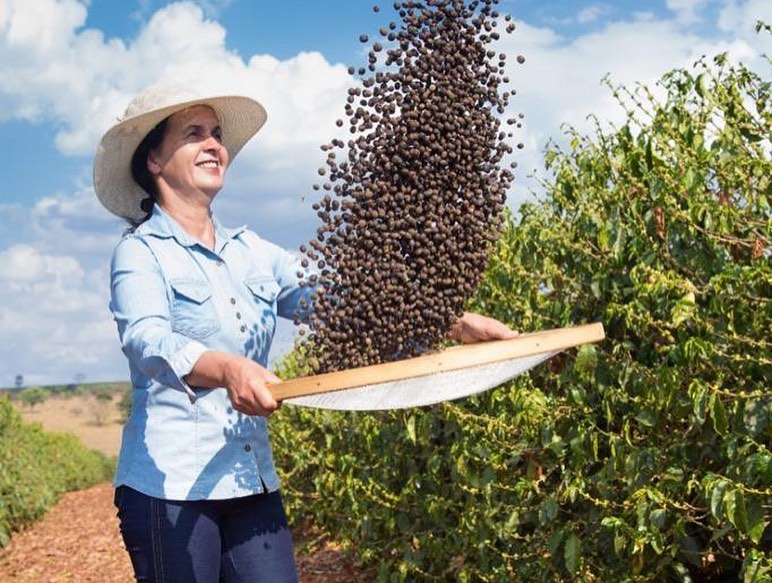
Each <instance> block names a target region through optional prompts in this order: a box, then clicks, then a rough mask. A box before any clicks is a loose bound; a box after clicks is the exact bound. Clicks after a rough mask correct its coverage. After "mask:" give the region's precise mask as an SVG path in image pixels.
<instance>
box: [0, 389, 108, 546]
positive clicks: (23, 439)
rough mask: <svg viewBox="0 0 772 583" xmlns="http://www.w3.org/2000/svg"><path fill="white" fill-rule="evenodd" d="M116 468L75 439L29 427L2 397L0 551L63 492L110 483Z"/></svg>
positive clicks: (0, 399) (37, 427)
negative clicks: (17, 532) (105, 482)
mask: <svg viewBox="0 0 772 583" xmlns="http://www.w3.org/2000/svg"><path fill="white" fill-rule="evenodd" d="M114 465H115V463H114V461H113V460H110V459H108V458H107V457H106V456H105V455H103V454H101V453H98V452H96V451H93V450H91V449H88V448H87V447H86V446H84V445H83V444H82V443H81V442H80V441H79V440H78V438H77V437H75V436H74V435H69V434H60V433H47V432H45V431H43V429H42V427H41V426H40V425H38V424H36V423H25V422H24V421H23V420H22V418H21V415H19V413H18V411H16V409H15V408H14V407H13V405H12V404H11V402H10V400H9V399H8V397H0V547H2V546H5V545H6V544H7V543H8V541H9V540H10V537H11V534H12V533H13V532H15V531H18V530H20V529H21V528H23V527H24V526H26V525H28V524H30V523H32V522H34V521H35V520H37V519H38V518H40V517H42V516H43V515H44V514H45V512H46V511H47V510H48V509H49V508H51V506H53V505H54V504H55V503H56V501H57V500H58V498H59V496H60V495H61V494H62V493H64V492H69V491H72V490H79V489H82V488H87V487H89V486H92V485H94V484H98V483H100V482H104V481H105V480H108V479H110V478H111V477H112V473H113V471H114Z"/></svg>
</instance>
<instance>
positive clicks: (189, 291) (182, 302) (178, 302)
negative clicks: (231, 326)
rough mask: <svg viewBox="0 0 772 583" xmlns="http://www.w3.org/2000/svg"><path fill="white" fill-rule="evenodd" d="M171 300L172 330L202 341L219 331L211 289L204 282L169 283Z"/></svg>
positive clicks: (187, 280)
mask: <svg viewBox="0 0 772 583" xmlns="http://www.w3.org/2000/svg"><path fill="white" fill-rule="evenodd" d="M170 285H171V287H172V292H173V296H174V297H173V298H172V330H174V331H175V332H179V333H180V334H184V335H185V336H190V337H191V338H196V339H203V338H206V337H208V336H211V335H212V334H214V333H215V332H217V331H218V330H219V329H220V323H219V322H218V320H217V310H216V309H215V306H214V299H212V289H211V287H210V286H209V284H208V283H206V281H203V280H198V279H196V280H192V279H177V280H173V281H171V282H170Z"/></svg>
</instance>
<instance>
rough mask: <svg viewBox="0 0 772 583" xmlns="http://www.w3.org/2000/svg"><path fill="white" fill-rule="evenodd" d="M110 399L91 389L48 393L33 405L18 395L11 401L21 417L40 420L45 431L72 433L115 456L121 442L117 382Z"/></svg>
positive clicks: (90, 444)
mask: <svg viewBox="0 0 772 583" xmlns="http://www.w3.org/2000/svg"><path fill="white" fill-rule="evenodd" d="M118 387H119V388H118V390H115V391H114V394H113V396H112V398H111V399H110V400H107V399H99V398H97V395H96V393H95V392H93V391H89V390H85V391H77V392H75V394H66V393H60V394H51V395H49V396H47V397H46V399H45V401H43V402H42V403H38V404H36V405H34V406H29V405H27V404H25V403H23V402H22V401H21V400H20V399H13V400H12V401H11V402H12V403H13V404H14V406H15V407H16V409H17V410H18V411H19V412H20V413H21V415H22V417H23V418H24V420H25V421H29V422H35V423H40V424H41V425H42V426H43V428H44V429H45V430H46V431H55V432H62V433H74V434H75V435H77V436H78V437H79V438H80V439H81V441H83V443H84V444H86V445H87V446H88V447H90V448H93V449H96V450H98V451H101V452H103V453H104V454H106V455H108V456H117V455H118V450H119V449H120V445H121V429H122V427H123V424H122V421H121V415H120V410H119V409H118V403H119V401H120V399H121V396H122V391H121V390H120V385H119V386H118Z"/></svg>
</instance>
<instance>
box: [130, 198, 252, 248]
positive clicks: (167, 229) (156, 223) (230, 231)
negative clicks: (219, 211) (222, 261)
mask: <svg viewBox="0 0 772 583" xmlns="http://www.w3.org/2000/svg"><path fill="white" fill-rule="evenodd" d="M212 223H213V224H214V230H215V232H216V233H217V241H218V242H220V241H222V244H221V245H220V249H219V250H222V247H224V246H225V244H226V243H227V242H228V241H229V240H230V239H235V238H236V237H238V236H239V235H240V234H241V233H242V232H244V230H245V229H246V228H247V227H246V225H242V226H240V227H235V228H227V227H223V226H222V225H221V224H220V222H219V221H218V220H217V218H215V217H214V216H213V217H212ZM136 232H137V233H138V234H141V235H152V236H154V237H159V238H161V239H168V238H174V239H176V240H177V242H178V243H179V244H180V245H183V246H185V247H192V246H193V245H200V243H199V241H198V240H197V239H196V238H195V237H192V236H190V235H189V234H188V233H187V232H186V231H185V229H183V228H182V227H181V226H180V224H179V223H178V222H177V221H175V220H174V218H172V217H171V216H170V215H169V214H168V213H167V212H166V211H164V210H163V209H162V208H161V207H160V206H159V205H158V204H155V205H153V213H152V214H151V215H150V218H149V219H148V220H146V221H145V222H144V223H142V224H141V225H140V226H139V227H137V230H136ZM219 250H218V251H219Z"/></svg>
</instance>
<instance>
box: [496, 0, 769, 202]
mask: <svg viewBox="0 0 772 583" xmlns="http://www.w3.org/2000/svg"><path fill="white" fill-rule="evenodd" d="M752 3H753V0H752V2H749V3H747V4H745V5H744V9H743V10H739V9H737V10H729V9H727V14H726V15H725V16H724V19H725V20H726V21H729V20H730V19H743V18H744V19H745V20H746V21H747V20H748V18H749V17H748V14H749V13H753V7H752V6H750V5H751V4H752ZM682 7H683V9H684V10H685V9H686V7H687V6H686V4H685V3H684V4H683V6H682ZM736 32H737V35H736V36H735V37H734V38H733V37H732V36H727V37H725V38H724V39H719V40H715V39H708V38H706V37H704V36H699V35H698V34H697V33H696V32H692V31H687V30H686V29H685V28H684V27H683V26H682V23H680V22H679V21H676V20H663V19H657V18H654V17H653V15H650V14H648V15H637V16H636V17H635V18H634V19H632V20H630V21H620V22H611V23H608V24H606V25H605V26H604V27H603V28H602V29H600V30H597V31H595V32H592V33H589V34H586V35H583V36H579V37H577V38H573V39H570V38H565V37H561V36H559V35H557V34H556V33H555V32H553V31H552V30H551V29H548V28H538V27H533V26H530V25H528V24H527V23H518V26H517V30H516V31H515V32H514V34H512V35H504V38H503V40H502V41H501V42H502V45H501V46H502V47H504V51H505V52H507V53H508V54H509V55H510V59H509V62H508V63H509V64H508V68H509V70H508V72H509V76H510V78H511V79H512V81H513V83H514V87H515V88H516V89H517V92H518V94H517V95H516V96H515V97H514V98H513V100H512V105H511V108H512V111H513V112H520V111H522V112H524V113H525V120H524V127H523V130H522V133H521V134H520V136H519V138H520V140H521V141H523V142H524V143H525V145H526V148H525V149H524V150H521V151H517V153H516V159H517V160H518V161H519V168H518V171H517V174H516V176H517V177H516V182H515V188H514V192H513V194H512V195H511V196H510V201H511V202H513V203H514V204H515V205H516V204H518V203H519V202H521V201H522V200H523V199H524V198H525V197H526V193H527V191H528V190H529V189H536V190H538V186H537V184H536V182H535V181H533V180H529V179H528V178H527V177H526V174H527V173H528V172H530V171H532V170H534V169H536V170H537V171H538V173H540V174H543V172H542V170H541V166H542V157H541V153H542V148H543V146H544V144H545V143H546V141H547V140H548V139H549V138H552V139H557V141H558V142H561V141H562V139H561V135H562V131H561V129H560V126H561V124H568V125H571V126H573V127H574V128H576V129H577V130H579V131H580V132H583V133H585V132H591V131H592V129H593V128H592V125H593V123H594V122H593V121H592V120H591V119H590V118H588V116H589V115H590V114H592V115H593V116H595V117H597V118H598V119H599V120H601V122H602V123H616V122H619V121H621V120H622V119H623V117H624V112H623V111H622V110H621V108H620V107H619V106H618V105H617V103H616V102H615V100H614V98H613V96H612V94H611V91H610V90H609V89H608V88H607V87H605V86H604V85H603V84H602V83H601V80H602V79H603V78H604V77H606V76H607V75H608V78H609V80H610V82H611V83H612V84H613V85H620V84H621V85H627V86H628V87H633V86H634V85H636V84H638V83H640V84H645V85H648V86H649V87H650V88H652V89H654V90H655V93H656V88H655V85H656V81H657V80H658V79H659V78H660V77H661V76H662V75H663V74H664V73H666V72H668V71H670V70H672V69H674V68H678V67H690V66H691V64H692V63H693V62H694V61H696V60H697V59H698V58H700V56H702V55H712V54H715V53H718V52H722V51H729V52H730V54H732V55H733V56H734V57H735V58H736V59H741V60H744V61H746V62H749V64H753V63H757V62H758V61H759V59H758V53H757V52H756V51H755V50H754V48H753V47H752V45H751V44H750V42H749V41H748V40H746V38H747V37H750V36H751V35H752V34H753V33H752V31H751V30H748V31H746V33H745V35H742V34H740V33H741V31H739V30H738V31H736ZM519 53H522V54H523V55H524V56H525V58H526V61H525V64H524V65H517V64H516V62H515V60H514V58H512V57H514V55H517V54H519Z"/></svg>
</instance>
